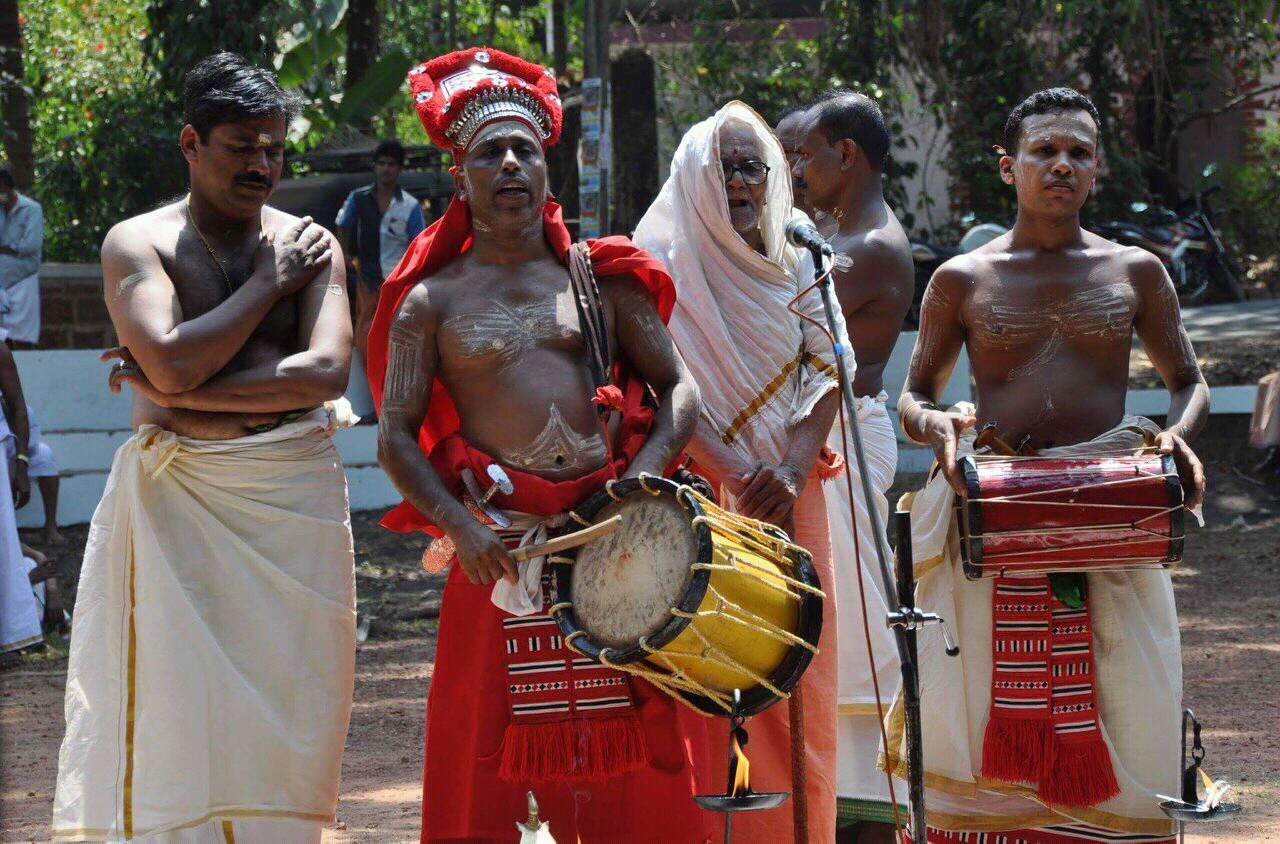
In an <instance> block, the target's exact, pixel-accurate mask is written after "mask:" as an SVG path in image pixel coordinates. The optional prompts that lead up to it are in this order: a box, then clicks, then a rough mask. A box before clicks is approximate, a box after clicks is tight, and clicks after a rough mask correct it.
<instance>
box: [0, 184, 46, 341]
mask: <svg viewBox="0 0 1280 844" xmlns="http://www.w3.org/2000/svg"><path fill="white" fill-rule="evenodd" d="M43 245H44V210H43V209H41V207H40V203H38V202H36V201H35V200H34V199H32V198H31V197H29V196H23V195H22V194H20V193H18V187H17V185H16V184H15V183H14V180H13V172H12V171H10V170H9V168H8V167H0V328H2V329H4V330H5V331H7V332H8V338H7V341H6V342H8V344H9V346H10V347H11V348H15V349H24V348H26V349H30V348H34V347H35V345H36V343H38V342H39V341H40V279H39V277H38V273H39V271H40V252H41V248H42V247H43Z"/></svg>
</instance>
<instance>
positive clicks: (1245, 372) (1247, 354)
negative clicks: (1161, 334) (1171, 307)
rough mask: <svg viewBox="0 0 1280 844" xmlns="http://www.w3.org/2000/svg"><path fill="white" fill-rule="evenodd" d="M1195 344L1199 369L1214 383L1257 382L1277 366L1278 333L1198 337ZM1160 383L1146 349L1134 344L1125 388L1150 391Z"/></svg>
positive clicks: (1279, 358)
mask: <svg viewBox="0 0 1280 844" xmlns="http://www.w3.org/2000/svg"><path fill="white" fill-rule="evenodd" d="M1195 346H1196V359H1197V360H1199V361H1200V371H1201V372H1203V373H1204V377H1205V379H1206V380H1207V381H1208V382H1209V383H1210V384H1213V385H1215V386H1220V387H1226V386H1236V385H1244V384H1257V383H1258V380H1259V379H1260V378H1262V376H1264V375H1266V374H1267V373H1269V372H1272V371H1274V370H1275V368H1276V367H1277V366H1278V365H1280V336H1265V337H1251V338H1248V339H1238V338H1236V339H1231V340H1225V341H1224V340H1217V341H1215V340H1199V341H1197V342H1196V344H1195ZM1163 386H1164V382H1163V381H1161V380H1160V374H1159V373H1158V372H1156V370H1155V368H1154V367H1153V366H1152V365H1151V359H1150V358H1148V357H1147V353H1146V351H1145V350H1143V348H1142V346H1141V345H1140V344H1135V345H1134V349H1133V352H1132V354H1130V356H1129V388H1130V389H1133V390H1150V389H1159V388H1161V387H1163Z"/></svg>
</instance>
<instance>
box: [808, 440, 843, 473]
mask: <svg viewBox="0 0 1280 844" xmlns="http://www.w3.org/2000/svg"><path fill="white" fill-rule="evenodd" d="M813 469H814V472H816V473H817V475H818V479H819V480H823V481H830V480H833V479H835V478H838V477H840V473H841V472H843V471H844V455H843V454H841V453H840V452H838V451H836V450H834V449H832V448H831V447H830V446H825V445H824V446H823V447H822V451H820V452H818V460H817V462H816V463H815V464H814V467H813Z"/></svg>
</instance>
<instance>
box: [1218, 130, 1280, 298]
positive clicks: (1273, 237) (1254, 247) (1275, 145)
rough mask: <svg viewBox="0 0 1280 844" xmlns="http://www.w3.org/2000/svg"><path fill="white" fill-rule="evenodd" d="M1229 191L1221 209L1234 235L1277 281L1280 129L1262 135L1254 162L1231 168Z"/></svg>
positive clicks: (1227, 184) (1279, 225)
mask: <svg viewBox="0 0 1280 844" xmlns="http://www.w3.org/2000/svg"><path fill="white" fill-rule="evenodd" d="M1226 187H1227V190H1226V192H1225V194H1224V195H1223V197H1222V202H1221V203H1220V205H1221V207H1222V209H1223V210H1225V211H1227V212H1228V221H1229V230H1230V231H1231V234H1232V235H1233V236H1234V239H1235V240H1236V242H1237V243H1238V244H1239V245H1240V247H1241V248H1242V249H1243V250H1245V251H1247V252H1249V253H1251V254H1252V255H1254V256H1256V257H1257V258H1258V259H1260V261H1259V265H1260V266H1266V267H1269V268H1270V272H1271V275H1272V276H1273V277H1274V276H1275V273H1276V271H1277V264H1280V215H1277V214H1275V213H1274V212H1273V211H1272V209H1274V208H1275V205H1276V197H1278V196H1280V126H1276V125H1272V126H1270V127H1268V128H1267V129H1265V130H1263V131H1262V132H1260V133H1259V135H1258V138H1257V140H1256V148H1255V155H1254V160H1253V161H1252V162H1251V163H1249V164H1243V165H1240V166H1238V167H1234V168H1232V169H1231V170H1230V172H1228V173H1227V178H1226Z"/></svg>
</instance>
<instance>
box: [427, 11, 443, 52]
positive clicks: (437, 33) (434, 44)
mask: <svg viewBox="0 0 1280 844" xmlns="http://www.w3.org/2000/svg"><path fill="white" fill-rule="evenodd" d="M427 22H428V26H429V27H430V32H431V36H430V37H431V44H430V45H429V46H430V47H431V49H430V50H428V51H427V52H428V53H429V54H430V55H433V56H436V55H439V54H440V53H442V52H444V51H443V50H441V49H440V39H441V37H442V30H443V29H444V9H443V8H441V6H440V0H431V13H430V17H428V18H427Z"/></svg>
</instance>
